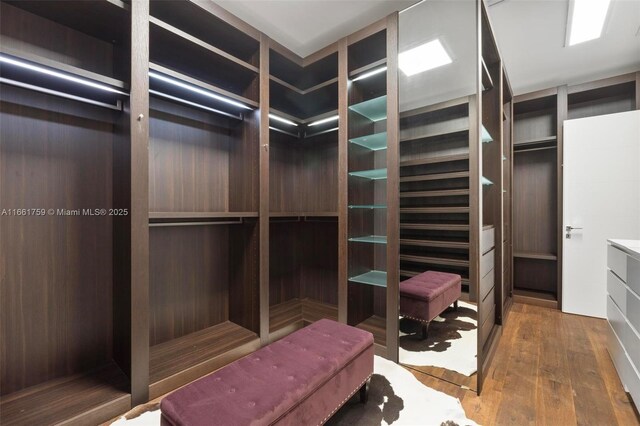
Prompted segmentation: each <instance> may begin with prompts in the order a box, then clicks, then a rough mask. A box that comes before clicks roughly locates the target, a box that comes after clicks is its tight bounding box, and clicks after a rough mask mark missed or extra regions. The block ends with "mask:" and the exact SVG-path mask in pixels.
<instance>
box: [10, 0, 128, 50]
mask: <svg viewBox="0 0 640 426" xmlns="http://www.w3.org/2000/svg"><path fill="white" fill-rule="evenodd" d="M7 3H8V4H11V5H12V6H16V7H19V8H20V9H23V10H26V11H27V12H30V13H33V14H35V15H38V16H40V17H43V18H45V19H49V20H51V21H54V22H57V23H59V24H62V25H64V26H66V27H69V28H72V29H74V30H76V31H79V32H81V33H84V34H88V35H90V36H92V37H96V38H98V39H100V40H103V41H105V42H107V43H109V44H114V45H117V46H122V45H124V43H125V41H126V34H127V29H128V28H129V26H130V25H129V11H130V7H129V5H128V4H126V3H124V2H122V1H120V0H94V1H64V0H49V1H24V0H13V1H7Z"/></svg>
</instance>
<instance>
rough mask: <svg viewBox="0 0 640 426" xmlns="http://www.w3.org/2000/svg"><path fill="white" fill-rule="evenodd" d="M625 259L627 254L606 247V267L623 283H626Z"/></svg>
mask: <svg viewBox="0 0 640 426" xmlns="http://www.w3.org/2000/svg"><path fill="white" fill-rule="evenodd" d="M627 257H628V256H627V253H625V252H623V251H622V250H619V249H617V248H615V247H614V246H611V245H608V246H607V266H609V269H611V270H612V271H613V272H615V274H616V275H617V276H619V277H620V278H622V281H624V282H627Z"/></svg>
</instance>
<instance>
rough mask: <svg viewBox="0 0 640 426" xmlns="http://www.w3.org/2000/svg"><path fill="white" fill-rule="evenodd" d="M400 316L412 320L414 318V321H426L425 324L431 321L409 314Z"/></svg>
mask: <svg viewBox="0 0 640 426" xmlns="http://www.w3.org/2000/svg"><path fill="white" fill-rule="evenodd" d="M402 317H403V318H409V319H412V320H415V321H420V322H424V323H427V324H429V323H430V322H431V321H427V320H423V319H420V318H414V317H410V316H409V315H402Z"/></svg>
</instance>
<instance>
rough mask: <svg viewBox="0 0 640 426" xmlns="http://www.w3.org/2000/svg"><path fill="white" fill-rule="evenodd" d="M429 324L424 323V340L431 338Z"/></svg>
mask: <svg viewBox="0 0 640 426" xmlns="http://www.w3.org/2000/svg"><path fill="white" fill-rule="evenodd" d="M429 324H430V323H428V322H427V323H422V340H427V337H429Z"/></svg>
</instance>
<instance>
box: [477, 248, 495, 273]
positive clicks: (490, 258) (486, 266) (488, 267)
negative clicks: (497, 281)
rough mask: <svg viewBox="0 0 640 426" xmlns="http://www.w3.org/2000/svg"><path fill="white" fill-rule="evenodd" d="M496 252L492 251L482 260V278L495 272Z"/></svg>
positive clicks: (483, 256) (484, 255)
mask: <svg viewBox="0 0 640 426" xmlns="http://www.w3.org/2000/svg"><path fill="white" fill-rule="evenodd" d="M494 255H495V250H491V251H489V252H487V253H485V254H483V255H482V257H481V258H480V277H484V276H485V275H487V274H488V273H489V272H491V271H492V270H493V265H494V259H495V257H494Z"/></svg>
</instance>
